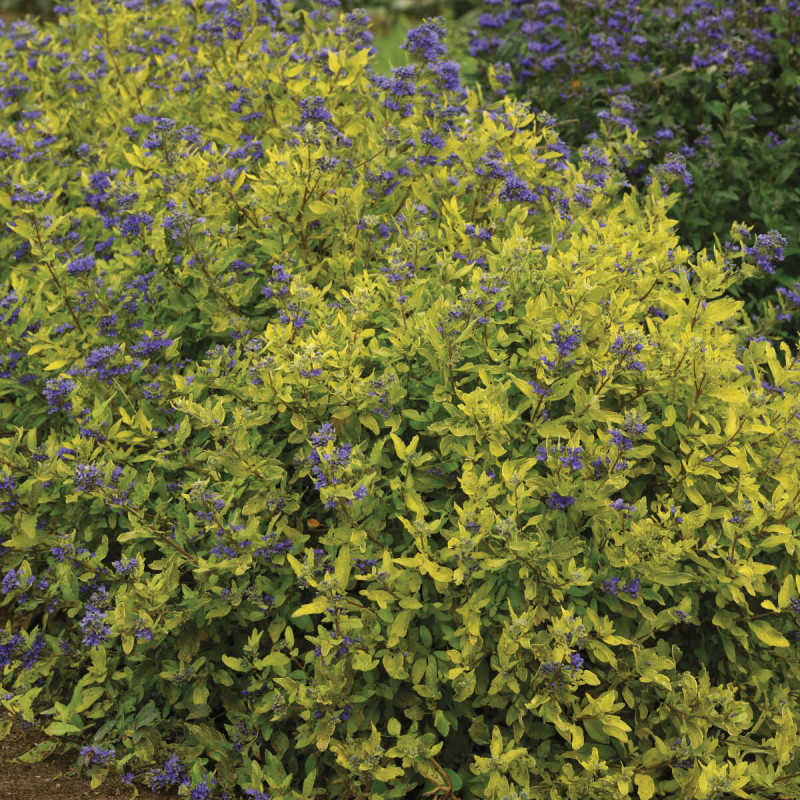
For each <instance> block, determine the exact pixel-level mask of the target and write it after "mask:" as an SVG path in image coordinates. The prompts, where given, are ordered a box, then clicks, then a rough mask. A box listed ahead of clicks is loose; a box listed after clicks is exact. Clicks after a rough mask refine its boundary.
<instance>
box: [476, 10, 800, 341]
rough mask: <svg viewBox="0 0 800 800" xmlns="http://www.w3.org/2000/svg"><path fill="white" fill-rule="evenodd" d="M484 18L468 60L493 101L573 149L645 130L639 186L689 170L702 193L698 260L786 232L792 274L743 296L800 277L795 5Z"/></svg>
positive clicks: (695, 198)
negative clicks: (541, 122)
mask: <svg viewBox="0 0 800 800" xmlns="http://www.w3.org/2000/svg"><path fill="white" fill-rule="evenodd" d="M484 9H485V10H484V11H483V13H480V14H477V12H476V14H475V15H474V16H471V17H470V18H469V22H470V24H471V25H472V28H471V44H470V53H471V54H472V55H473V56H474V57H475V58H476V59H477V60H478V62H479V66H480V68H481V76H482V77H481V79H482V81H483V82H484V84H486V85H487V88H488V87H489V86H491V87H492V89H494V90H495V91H499V92H500V93H501V94H504V93H506V92H509V93H512V94H514V95H515V96H516V97H518V98H520V99H522V98H529V99H530V100H532V101H533V103H534V105H535V106H537V107H538V108H542V109H544V110H546V111H547V112H548V113H550V114H553V115H555V116H556V117H558V119H559V127H558V130H559V132H560V134H561V135H562V137H563V138H564V140H565V141H566V142H567V143H569V144H570V145H572V146H575V147H579V146H581V145H583V144H585V143H586V142H587V141H589V140H590V138H591V136H593V135H595V133H596V132H599V134H600V137H601V138H602V139H603V140H604V141H606V140H608V138H609V137H610V136H624V131H625V129H626V128H628V127H630V128H633V129H635V130H637V131H638V133H639V137H640V139H641V140H642V141H643V142H645V143H646V144H647V147H648V158H647V161H646V162H645V164H641V165H638V166H637V167H636V169H634V170H633V171H632V172H631V173H630V174H631V178H632V180H636V179H637V177H639V180H638V181H637V182H638V183H639V185H640V186H641V177H640V176H642V175H647V174H648V170H647V169H646V167H647V166H648V165H649V166H654V165H656V164H659V163H662V162H663V161H664V159H665V157H666V156H667V155H668V154H669V153H676V154H680V155H681V156H683V157H685V159H686V162H687V164H688V167H689V169H690V171H691V174H692V176H693V178H694V185H693V186H692V187H691V188H690V189H688V190H687V191H686V192H684V193H683V194H682V196H681V199H680V201H679V203H678V204H677V205H676V206H675V208H674V210H673V214H674V215H675V217H676V218H677V219H678V220H679V222H680V230H681V235H682V237H683V238H684V240H685V242H686V243H687V244H690V245H691V246H693V247H695V248H700V247H704V246H706V245H710V244H713V242H714V236H718V237H720V238H723V237H724V236H726V235H727V231H728V229H729V227H730V223H731V221H732V220H736V219H746V220H748V222H750V223H751V224H752V225H754V226H755V230H756V232H757V233H762V234H766V233H767V232H769V231H770V230H778V231H780V232H781V233H782V234H783V235H784V236H785V237H786V238H787V240H788V247H787V250H786V254H787V261H786V264H785V266H784V269H783V270H779V271H778V272H777V273H776V276H775V279H774V280H773V281H770V282H767V283H765V284H761V285H756V284H753V283H747V284H746V285H745V286H744V287H741V289H743V291H742V290H741V289H737V290H735V291H737V292H738V293H739V294H740V296H743V297H745V298H750V297H755V298H757V299H759V300H763V299H764V298H765V297H766V296H767V295H768V294H774V291H775V285H776V284H780V285H783V286H787V287H789V286H791V285H792V282H793V281H796V280H797V279H798V278H800V222H798V215H797V207H798V203H800V190H799V189H798V187H800V167H799V166H798V165H800V144H799V143H800V81H799V79H798V69H799V68H800V46H799V45H798V33H800V3H798V2H797V0H777V2H770V3H766V2H761V0H758V1H755V0H754V1H753V2H751V1H750V0H694V2H683V0H680V2H672V3H665V2H661V1H659V2H655V0H561V1H560V2H553V1H552V0H538V2H522V3H521V2H517V0H510V2H509V0H505V2H497V1H495V2H486V3H485V4H484ZM473 23H474V24H473ZM794 291H795V292H797V291H798V287H794ZM774 301H775V298H774V297H771V298H770V302H774ZM760 305H763V303H758V304H757V303H749V304H748V310H749V311H751V312H754V311H756V310H757V308H758V306H760ZM794 310H796V307H793V311H794ZM790 332H791V333H794V329H792V330H791V331H790Z"/></svg>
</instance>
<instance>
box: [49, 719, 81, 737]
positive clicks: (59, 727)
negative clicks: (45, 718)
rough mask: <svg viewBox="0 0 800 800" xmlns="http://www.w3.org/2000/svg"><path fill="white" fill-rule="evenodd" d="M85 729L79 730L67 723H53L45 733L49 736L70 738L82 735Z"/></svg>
mask: <svg viewBox="0 0 800 800" xmlns="http://www.w3.org/2000/svg"><path fill="white" fill-rule="evenodd" d="M81 731H83V728H79V727H77V726H76V725H70V724H69V723H67V722H51V723H50V724H49V725H48V726H47V727H46V728H45V729H44V732H45V733H46V734H47V735H48V736H70V735H72V734H75V733H81Z"/></svg>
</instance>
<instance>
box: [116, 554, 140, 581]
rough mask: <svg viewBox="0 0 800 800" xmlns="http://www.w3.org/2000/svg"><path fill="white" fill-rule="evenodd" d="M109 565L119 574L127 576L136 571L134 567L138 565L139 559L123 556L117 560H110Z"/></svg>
mask: <svg viewBox="0 0 800 800" xmlns="http://www.w3.org/2000/svg"><path fill="white" fill-rule="evenodd" d="M111 565H112V566H113V567H114V569H115V570H116V571H117V572H118V573H119V574H120V575H124V576H125V577H127V576H129V575H133V573H134V572H135V571H136V568H137V567H138V566H139V559H138V558H127V557H124V558H122V559H120V560H119V561H112V562H111Z"/></svg>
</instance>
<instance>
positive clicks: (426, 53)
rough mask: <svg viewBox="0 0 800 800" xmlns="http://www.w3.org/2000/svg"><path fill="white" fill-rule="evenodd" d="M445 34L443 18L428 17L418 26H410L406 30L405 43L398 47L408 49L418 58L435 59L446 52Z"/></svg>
mask: <svg viewBox="0 0 800 800" xmlns="http://www.w3.org/2000/svg"><path fill="white" fill-rule="evenodd" d="M446 36H447V28H445V25H444V19H442V18H441V17H437V18H436V19H428V20H425V21H424V22H423V23H422V25H420V26H419V27H418V28H412V29H411V30H410V31H409V32H408V36H407V37H406V41H405V43H404V44H402V45H400V47H401V48H402V49H404V50H408V52H409V53H410V54H411V55H412V56H414V57H416V58H418V59H420V60H424V61H428V62H430V61H437V60H438V59H440V58H441V57H442V56H444V55H446V54H447V45H446V44H445V38H446Z"/></svg>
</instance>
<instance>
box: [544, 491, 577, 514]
mask: <svg viewBox="0 0 800 800" xmlns="http://www.w3.org/2000/svg"><path fill="white" fill-rule="evenodd" d="M546 502H547V507H548V508H551V509H554V510H556V511H567V510H568V509H569V508H570V506H572V505H573V504H574V503H575V498H574V497H569V496H568V495H563V494H559V493H558V492H550V494H549V495H548V497H547V501H546Z"/></svg>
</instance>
